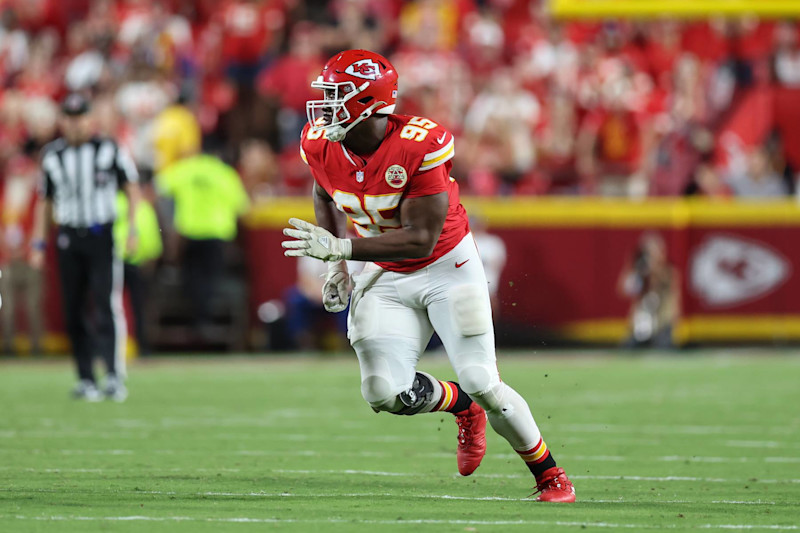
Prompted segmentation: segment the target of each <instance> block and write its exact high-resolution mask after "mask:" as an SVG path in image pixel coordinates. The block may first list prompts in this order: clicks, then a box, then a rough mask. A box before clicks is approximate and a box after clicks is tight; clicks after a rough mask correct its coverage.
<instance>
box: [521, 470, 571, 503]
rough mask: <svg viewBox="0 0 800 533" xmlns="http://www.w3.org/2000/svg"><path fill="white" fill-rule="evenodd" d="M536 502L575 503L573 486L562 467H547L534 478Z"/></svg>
mask: <svg viewBox="0 0 800 533" xmlns="http://www.w3.org/2000/svg"><path fill="white" fill-rule="evenodd" d="M536 493H540V494H539V496H538V497H537V498H536V501H537V502H556V503H575V486H574V485H573V484H572V481H570V480H569V478H568V477H567V474H565V473H564V469H563V468H558V467H557V466H554V467H553V468H548V469H547V470H545V471H544V472H542V475H541V476H539V477H538V478H537V479H536V492H534V493H533V494H536ZM533 494H531V496H533Z"/></svg>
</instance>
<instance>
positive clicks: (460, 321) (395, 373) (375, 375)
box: [348, 234, 540, 450]
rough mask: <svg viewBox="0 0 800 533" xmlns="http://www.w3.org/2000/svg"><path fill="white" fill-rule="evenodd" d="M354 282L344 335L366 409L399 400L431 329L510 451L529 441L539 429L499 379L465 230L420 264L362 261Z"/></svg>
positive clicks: (484, 292) (485, 295)
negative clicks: (393, 266) (394, 266)
mask: <svg viewBox="0 0 800 533" xmlns="http://www.w3.org/2000/svg"><path fill="white" fill-rule="evenodd" d="M354 282H355V287H354V288H353V294H352V297H351V304H350V315H349V317H348V337H349V339H350V343H351V344H352V346H353V348H354V349H355V351H356V354H357V355H358V361H359V365H360V367H361V394H362V395H363V397H364V399H365V400H366V401H367V402H368V403H369V404H370V405H371V406H372V407H373V408H375V409H376V410H392V409H391V408H390V407H389V406H396V405H398V404H397V402H398V400H397V395H398V394H400V393H401V392H403V391H406V390H408V389H409V388H411V386H412V383H413V381H414V377H415V374H416V368H417V363H418V361H419V358H420V355H421V354H422V352H423V351H424V350H425V347H426V346H427V344H428V341H429V340H430V338H431V336H432V334H433V331H434V330H436V333H438V334H439V337H440V338H441V340H442V343H443V344H444V348H445V350H446V351H447V356H448V358H449V360H450V364H451V365H452V366H453V369H454V370H455V372H456V375H457V376H458V381H459V384H460V385H461V388H462V389H463V390H464V392H466V393H467V394H468V395H469V396H470V397H471V398H472V399H473V400H474V401H476V402H478V403H479V404H480V405H481V406H482V407H483V408H484V409H486V410H487V413H488V415H489V422H490V423H491V424H492V427H493V428H494V429H495V431H497V432H498V433H499V434H500V435H502V436H503V437H505V438H506V439H507V440H508V441H509V442H510V443H511V445H512V446H513V447H514V448H515V449H517V450H521V449H529V448H530V447H532V446H534V445H536V443H537V442H538V440H539V437H540V433H539V429H538V428H537V427H536V423H535V422H534V420H533V417H532V416H531V414H530V409H529V408H528V406H527V404H526V403H525V400H524V399H523V398H522V397H521V396H520V395H519V394H517V393H516V392H515V391H514V390H513V389H511V388H510V387H508V386H507V385H505V384H504V383H502V382H501V381H500V375H499V372H498V369H497V361H496V357H495V349H494V330H493V326H492V314H491V305H490V302H489V290H488V287H487V281H486V275H485V274H484V271H483V265H482V264H481V259H480V256H479V255H478V250H477V247H476V246H475V241H474V239H473V237H472V234H468V235H467V236H466V237H464V239H463V240H462V241H461V242H460V243H459V244H458V245H457V246H456V247H455V248H454V249H453V250H451V251H450V252H449V253H447V254H446V255H444V256H443V257H441V258H439V259H438V260H437V261H436V262H434V263H433V264H431V265H428V266H427V267H424V268H421V269H420V270H417V271H415V272H410V273H399V272H392V271H388V270H383V269H381V268H380V267H379V266H377V265H375V264H374V263H368V264H367V266H366V267H365V268H364V270H363V271H362V273H361V274H358V275H356V276H354ZM526 447H527V448H526Z"/></svg>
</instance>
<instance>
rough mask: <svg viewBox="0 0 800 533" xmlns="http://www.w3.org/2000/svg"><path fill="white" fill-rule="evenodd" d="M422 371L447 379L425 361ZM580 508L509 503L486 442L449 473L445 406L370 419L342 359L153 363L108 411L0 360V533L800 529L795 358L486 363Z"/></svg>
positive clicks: (46, 370)
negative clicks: (516, 399) (533, 427)
mask: <svg viewBox="0 0 800 533" xmlns="http://www.w3.org/2000/svg"><path fill="white" fill-rule="evenodd" d="M421 368H424V369H427V370H430V371H433V372H435V373H436V374H437V375H438V377H440V378H452V375H453V373H452V371H451V370H450V368H449V366H447V364H446V361H445V360H443V359H437V358H429V359H425V360H423V364H422V365H421ZM500 368H501V371H502V373H503V377H504V379H505V381H507V382H508V383H509V384H511V385H512V386H514V387H515V388H516V389H517V390H519V391H520V392H521V393H522V394H523V395H524V396H526V398H527V399H528V401H529V402H530V403H531V405H532V408H533V412H534V416H536V418H537V421H538V423H539V425H540V427H541V428H542V430H543V433H544V436H545V439H546V440H547V442H548V444H549V446H550V447H551V449H552V451H553V453H554V454H555V457H556V459H557V460H558V461H559V464H560V465H561V466H563V467H564V468H566V470H567V472H568V474H569V475H570V477H571V479H572V480H573V481H574V483H575V486H576V490H577V496H578V503H577V504H574V505H557V504H556V505H554V504H539V503H535V502H533V501H531V500H529V499H527V496H528V494H530V493H531V487H532V479H531V478H530V475H529V474H528V473H527V469H526V468H525V467H524V465H523V463H522V461H521V460H520V459H518V458H517V457H516V456H515V455H514V454H513V453H512V451H511V449H510V447H509V446H508V445H507V444H506V443H505V441H503V440H502V439H500V438H499V437H498V436H497V435H495V434H494V433H491V434H490V435H489V436H488V440H489V450H488V453H487V456H486V458H485V459H484V462H483V464H482V465H481V467H480V468H479V469H478V471H477V472H476V473H475V474H474V475H472V476H470V477H467V478H462V477H460V476H458V475H457V470H456V461H455V445H456V439H455V433H456V429H455V423H454V421H453V417H452V416H451V415H442V414H428V415H420V416H415V417H394V416H391V415H388V414H386V413H382V414H374V413H373V412H372V411H371V410H370V409H369V407H368V406H367V405H366V404H365V403H364V402H363V401H362V400H361V397H360V394H359V378H358V367H357V364H356V362H355V359H354V358H349V357H342V358H337V359H333V360H331V359H318V358H314V357H302V358H299V357H298V358H294V359H289V358H281V359H274V358H273V359H270V358H231V359H213V360H209V359H201V358H184V359H170V360H168V359H158V360H149V361H142V362H139V363H137V364H134V365H132V368H131V369H130V380H129V385H130V390H131V397H130V398H129V400H128V401H127V402H126V403H124V404H113V403H110V402H106V403H101V404H86V403H78V402H74V401H71V400H68V399H67V395H68V391H69V389H70V387H71V386H72V384H73V383H72V380H73V377H72V371H71V368H70V367H69V366H68V365H67V364H66V363H65V362H63V363H62V362H58V363H39V364H37V363H35V362H31V363H17V362H14V363H8V362H4V363H0V409H2V415H0V531H2V532H8V533H12V532H14V533H16V532H28V531H81V532H84V531H147V532H162V531H163V532H166V531H169V532H212V531H213V532H219V531H237V532H238V531H248V532H249V531H263V530H278V531H303V532H307V531H326V532H327V531H415V532H417V531H437V532H441V531H534V530H535V531H543V532H549V531H558V532H561V531H564V532H567V531H585V530H597V531H609V530H626V531H645V530H661V529H665V530H667V529H668V530H671V531H672V530H677V531H687V530H725V531H775V530H798V529H800V356H798V355H797V354H794V353H792V352H788V351H786V352H768V351H750V352H745V351H736V352H735V353H726V352H724V351H720V352H713V353H711V352H695V353H689V354H682V355H678V356H671V357H657V356H652V355H645V356H634V357H613V356H610V355H607V354H606V355H603V354H599V355H576V354H572V353H566V352H555V353H550V354H549V355H547V356H541V355H534V356H530V357H525V356H522V355H520V354H514V355H508V356H504V357H502V358H501V366H500Z"/></svg>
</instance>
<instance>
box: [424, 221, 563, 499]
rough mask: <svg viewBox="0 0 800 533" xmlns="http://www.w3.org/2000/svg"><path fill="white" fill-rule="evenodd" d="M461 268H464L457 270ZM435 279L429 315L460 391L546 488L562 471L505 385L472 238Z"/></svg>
mask: <svg viewBox="0 0 800 533" xmlns="http://www.w3.org/2000/svg"><path fill="white" fill-rule="evenodd" d="M456 264H459V265H461V266H460V267H458V268H456V267H455V265H456ZM431 277H432V282H433V283H434V284H435V286H436V287H437V289H436V290H435V291H433V292H432V294H431V299H430V302H429V305H428V316H429V318H430V320H431V323H432V324H433V327H434V329H435V330H436V332H437V333H438V334H439V336H440V337H441V339H442V342H443V343H444V346H445V349H446V351H447V354H448V356H449V358H450V361H451V363H452V365H453V368H454V369H455V371H456V375H457V376H458V380H459V383H460V384H461V387H462V388H463V390H464V391H466V393H467V394H469V396H470V397H471V398H472V399H473V400H474V401H475V402H476V403H478V404H479V405H480V406H481V407H483V408H484V409H485V410H486V413H487V415H488V418H489V423H490V424H491V426H492V428H493V429H494V430H495V431H496V432H497V433H498V434H500V435H501V436H502V437H504V438H505V439H506V440H507V441H508V442H509V444H511V446H512V447H513V448H514V450H515V451H516V452H517V453H518V454H519V455H520V457H521V458H522V459H523V460H524V461H525V463H526V465H527V466H528V468H529V469H530V471H531V473H532V474H533V475H534V476H535V477H536V479H537V485H539V486H541V485H542V483H543V482H545V481H547V480H548V478H549V477H550V475H551V474H553V473H554V472H557V471H559V470H560V469H557V467H556V462H555V459H554V458H553V456H552V454H551V453H550V451H549V449H548V448H547V445H546V444H545V442H544V440H543V439H542V435H541V432H540V431H539V428H538V426H537V425H536V422H535V421H534V418H533V415H532V414H531V411H530V408H529V407H528V404H527V403H526V402H525V400H524V399H523V398H522V396H520V395H519V393H517V392H516V391H515V390H514V389H512V388H511V387H510V386H508V385H507V384H506V383H504V382H503V381H501V380H500V375H499V372H498V369H497V361H496V357H495V350H494V329H493V325H492V316H491V304H490V298H489V291H488V289H487V287H486V277H485V274H484V272H483V266H482V265H481V262H480V257H479V256H478V254H477V251H476V248H475V246H474V244H473V240H472V238H471V236H468V237H467V238H466V239H465V240H464V241H462V243H461V244H459V245H458V246H457V247H456V248H455V249H454V250H453V252H450V253H449V254H447V256H445V257H444V258H442V260H440V261H439V262H437V263H436V264H435V265H433V266H432V268H431ZM561 473H563V471H561ZM564 480H566V477H564ZM559 481H561V482H562V484H566V483H568V481H566V482H564V481H562V480H559ZM567 488H568V489H569V490H568V492H569V494H567V493H566V492H564V493H563V494H562V493H559V494H558V495H557V496H559V497H563V499H564V500H569V499H570V497H572V498H574V496H573V494H572V486H571V484H569V487H567ZM562 492H563V491H562Z"/></svg>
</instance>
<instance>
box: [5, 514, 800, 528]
mask: <svg viewBox="0 0 800 533" xmlns="http://www.w3.org/2000/svg"><path fill="white" fill-rule="evenodd" d="M0 518H6V517H0ZM13 518H15V519H17V520H35V521H44V522H50V521H53V522H55V521H59V522H137V521H141V522H211V523H256V524H370V525H408V524H442V525H465V526H528V525H531V526H551V527H552V526H559V527H598V528H615V529H677V528H679V527H680V529H686V528H687V527H688V528H690V529H725V530H727V529H747V530H761V529H763V530H775V531H796V530H798V529H800V526H794V525H788V526H782V525H772V524H697V525H694V526H684V525H680V526H679V525H676V524H663V525H659V524H630V523H622V522H618V523H610V522H569V521H562V520H444V519H435V518H420V519H415V520H370V519H347V518H328V519H295V518H251V517H233V518H202V517H191V516H141V515H132V516H102V517H100V516H98V517H95V516H59V515H56V516H24V515H15V516H13Z"/></svg>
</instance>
